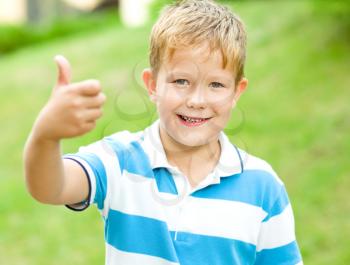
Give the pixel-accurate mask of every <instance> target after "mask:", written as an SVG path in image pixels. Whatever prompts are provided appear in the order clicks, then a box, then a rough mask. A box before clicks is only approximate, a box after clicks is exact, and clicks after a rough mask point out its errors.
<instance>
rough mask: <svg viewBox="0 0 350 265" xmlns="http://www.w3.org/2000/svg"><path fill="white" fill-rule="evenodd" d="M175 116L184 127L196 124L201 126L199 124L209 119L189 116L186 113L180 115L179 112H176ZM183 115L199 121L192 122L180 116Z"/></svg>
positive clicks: (195, 125)
mask: <svg viewBox="0 0 350 265" xmlns="http://www.w3.org/2000/svg"><path fill="white" fill-rule="evenodd" d="M176 116H177V117H178V119H179V121H180V122H181V124H183V125H185V126H186V127H198V126H201V125H203V124H205V123H207V122H208V121H209V120H210V119H211V118H201V117H191V116H186V115H181V114H176ZM183 116H185V117H188V118H191V119H194V120H200V121H194V122H190V121H186V120H184V119H183V118H182V117H183Z"/></svg>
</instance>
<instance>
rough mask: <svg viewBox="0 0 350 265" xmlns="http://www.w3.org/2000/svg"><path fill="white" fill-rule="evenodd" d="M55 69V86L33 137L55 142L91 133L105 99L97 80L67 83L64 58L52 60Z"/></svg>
mask: <svg viewBox="0 0 350 265" xmlns="http://www.w3.org/2000/svg"><path fill="white" fill-rule="evenodd" d="M55 61H56V64H57V67H58V78H57V83H56V85H55V86H54V88H53V90H52V94H51V97H50V99H49V101H48V102H47V104H46V105H45V107H44V108H43V109H42V110H41V112H40V114H39V116H38V118H37V120H36V122H35V124H34V128H33V133H34V134H35V135H36V136H37V137H39V138H40V139H44V140H54V141H59V140H60V139H62V138H72V137H75V136H79V135H83V134H85V133H87V132H89V131H91V130H92V129H93V128H94V127H95V126H96V120H97V119H98V118H100V117H101V116H102V105H103V103H104V102H105V100H106V96H105V95H104V94H103V93H102V91H101V85H100V83H99V81H98V80H93V79H90V80H84V81H81V82H77V83H70V80H71V67H70V64H69V62H68V60H67V59H66V58H64V57H63V56H61V55H58V56H56V57H55Z"/></svg>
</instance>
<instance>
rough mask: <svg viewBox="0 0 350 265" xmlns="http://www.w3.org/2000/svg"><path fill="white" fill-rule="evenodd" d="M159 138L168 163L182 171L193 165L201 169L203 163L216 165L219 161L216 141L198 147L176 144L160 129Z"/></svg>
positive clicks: (218, 145)
mask: <svg viewBox="0 0 350 265" xmlns="http://www.w3.org/2000/svg"><path fill="white" fill-rule="evenodd" d="M160 138H161V141H162V144H163V147H164V151H165V153H166V156H167V159H168V161H169V163H170V164H172V165H175V166H177V167H179V168H180V169H181V170H183V171H187V170H189V169H190V168H193V167H194V166H195V165H198V166H200V167H201V166H203V163H207V164H212V165H216V163H217V161H218V160H219V157H220V153H221V152H220V151H221V147H220V143H219V140H218V139H215V140H213V141H211V142H208V143H207V144H204V145H200V146H187V145H183V144H181V143H178V142H176V141H175V140H174V139H173V138H172V137H171V136H169V135H168V134H167V133H166V132H164V131H163V130H162V129H160Z"/></svg>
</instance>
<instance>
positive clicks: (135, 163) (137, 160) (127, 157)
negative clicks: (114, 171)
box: [103, 137, 154, 178]
mask: <svg viewBox="0 0 350 265" xmlns="http://www.w3.org/2000/svg"><path fill="white" fill-rule="evenodd" d="M103 141H105V142H106V143H108V144H109V145H110V146H111V147H112V149H113V151H114V152H115V154H116V155H117V157H118V160H119V166H120V170H121V173H122V172H123V170H126V171H128V172H129V173H132V174H137V175H140V176H144V177H146V178H153V177H154V176H153V171H152V167H151V164H150V161H149V159H148V156H147V154H146V153H145V151H144V150H143V148H142V146H141V145H140V143H138V142H136V141H133V142H130V143H126V144H125V143H122V142H121V141H118V140H116V139H115V138H111V137H106V138H104V140H103Z"/></svg>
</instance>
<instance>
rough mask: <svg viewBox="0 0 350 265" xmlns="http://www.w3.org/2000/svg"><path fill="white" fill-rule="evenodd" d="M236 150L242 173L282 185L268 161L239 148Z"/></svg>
mask: <svg viewBox="0 0 350 265" xmlns="http://www.w3.org/2000/svg"><path fill="white" fill-rule="evenodd" d="M238 151H239V153H240V156H241V159H242V163H243V173H246V174H252V175H255V176H256V177H257V178H260V179H263V180H265V181H270V182H273V183H275V184H276V185H283V181H282V180H281V179H280V178H279V176H278V175H277V173H276V172H275V170H274V169H273V167H272V166H271V165H270V163H268V162H267V161H266V160H264V159H262V158H260V157H257V156H255V155H252V154H249V153H247V152H246V151H244V150H241V149H239V148H238Z"/></svg>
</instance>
